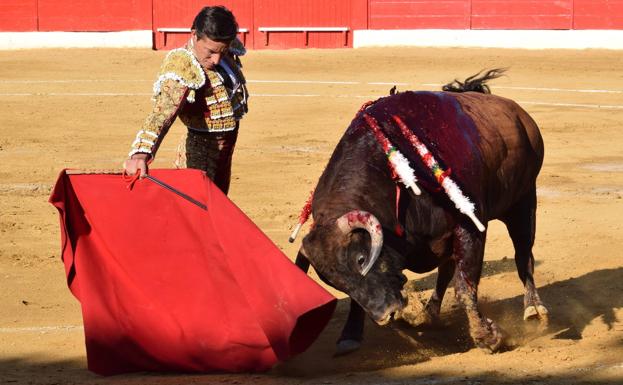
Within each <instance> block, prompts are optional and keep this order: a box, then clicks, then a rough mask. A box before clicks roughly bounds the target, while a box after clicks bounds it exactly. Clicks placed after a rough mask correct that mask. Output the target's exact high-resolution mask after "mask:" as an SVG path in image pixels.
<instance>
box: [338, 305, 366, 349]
mask: <svg viewBox="0 0 623 385" xmlns="http://www.w3.org/2000/svg"><path fill="white" fill-rule="evenodd" d="M365 317H366V312H365V311H364V310H363V308H362V307H361V306H359V304H358V303H357V302H355V301H353V300H352V299H351V300H350V310H349V312H348V319H347V320H346V324H345V325H344V329H342V334H341V335H340V338H339V339H338V340H337V350H336V352H335V355H336V356H341V355H344V354H348V353H351V352H354V351H355V350H358V349H359V347H361V341H362V340H363V325H364V323H365Z"/></svg>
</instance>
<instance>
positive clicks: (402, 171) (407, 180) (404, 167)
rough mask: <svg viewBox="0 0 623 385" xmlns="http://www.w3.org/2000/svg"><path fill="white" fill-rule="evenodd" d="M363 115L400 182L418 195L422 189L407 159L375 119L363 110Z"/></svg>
mask: <svg viewBox="0 0 623 385" xmlns="http://www.w3.org/2000/svg"><path fill="white" fill-rule="evenodd" d="M363 117H364V119H365V120H366V122H367V123H368V125H369V126H370V128H371V129H372V132H373V133H374V136H375V137H376V140H377V141H378V142H379V143H380V144H381V146H382V147H383V151H385V155H386V156H387V159H388V160H389V166H390V168H391V170H392V172H393V173H394V174H395V175H397V176H398V178H400V181H401V182H402V184H404V185H405V186H407V188H410V189H411V190H413V192H414V193H415V195H420V194H421V193H422V191H420V189H419V188H418V186H417V185H416V184H415V182H417V178H416V177H415V172H414V171H413V169H412V168H411V166H409V161H408V160H407V158H405V156H404V155H402V153H401V152H400V151H399V150H398V149H397V148H396V147H395V146H394V145H392V143H391V142H390V141H389V138H388V137H387V136H385V134H384V133H383V131H382V130H381V127H379V124H378V123H377V121H376V119H374V118H373V117H372V116H370V115H368V114H366V113H365V112H364V114H363Z"/></svg>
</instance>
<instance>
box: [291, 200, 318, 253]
mask: <svg viewBox="0 0 623 385" xmlns="http://www.w3.org/2000/svg"><path fill="white" fill-rule="evenodd" d="M312 200H314V190H312V191H311V193H309V198H307V201H306V202H305V206H303V210H301V214H300V215H299V222H298V223H297V224H296V226H295V227H294V230H292V233H291V234H290V238H288V242H290V243H292V242H294V240H295V239H296V236H297V235H298V234H299V231H300V230H301V227H302V226H303V224H304V223H305V222H307V220H308V219H309V215H310V214H311V205H312Z"/></svg>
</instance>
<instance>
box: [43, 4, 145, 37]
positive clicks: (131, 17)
mask: <svg viewBox="0 0 623 385" xmlns="http://www.w3.org/2000/svg"><path fill="white" fill-rule="evenodd" d="M151 1H152V0H91V1H89V2H88V3H87V2H85V1H82V0H38V4H39V10H38V14H39V31H129V30H146V29H151V10H152V4H151Z"/></svg>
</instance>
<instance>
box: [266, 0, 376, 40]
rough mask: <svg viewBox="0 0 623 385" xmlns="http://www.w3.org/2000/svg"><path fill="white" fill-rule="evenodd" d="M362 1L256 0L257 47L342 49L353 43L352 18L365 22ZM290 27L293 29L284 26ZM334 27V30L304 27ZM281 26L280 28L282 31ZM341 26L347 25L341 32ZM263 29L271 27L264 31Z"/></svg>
mask: <svg viewBox="0 0 623 385" xmlns="http://www.w3.org/2000/svg"><path fill="white" fill-rule="evenodd" d="M362 7H365V4H364V3H363V2H362V1H352V0H346V1H344V0H299V1H292V0H263V1H256V2H255V13H254V19H255V30H254V34H255V38H254V41H255V46H254V47H255V48H259V49H261V48H305V47H312V48H318V47H319V48H339V47H348V46H352V27H351V20H352V19H353V17H355V18H359V19H358V22H359V23H362V20H361V19H360V18H361V13H360V12H361V8H362ZM284 27H287V28H289V29H290V30H288V29H286V28H284ZM305 27H306V28H309V27H312V28H327V29H329V28H331V29H333V30H325V31H318V30H311V31H309V30H307V31H306V30H305ZM280 28H281V30H279V29H280ZM338 28H347V31H339V30H337V29H338ZM264 29H271V30H270V31H264V32H262V30H264Z"/></svg>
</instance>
